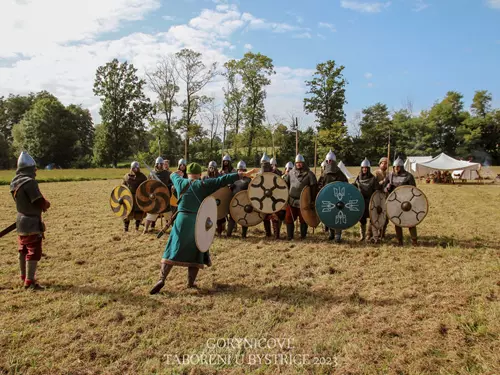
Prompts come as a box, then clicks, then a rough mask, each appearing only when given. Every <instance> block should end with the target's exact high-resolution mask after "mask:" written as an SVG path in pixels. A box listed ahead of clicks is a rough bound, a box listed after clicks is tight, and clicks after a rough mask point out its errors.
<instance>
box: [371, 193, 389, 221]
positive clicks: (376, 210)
mask: <svg viewBox="0 0 500 375" xmlns="http://www.w3.org/2000/svg"><path fill="white" fill-rule="evenodd" d="M386 222H387V215H386V209H385V193H384V192H382V191H376V192H375V193H373V194H372V197H371V198H370V223H371V225H373V226H374V227H375V228H376V229H382V228H383V227H384V225H385V223H386Z"/></svg>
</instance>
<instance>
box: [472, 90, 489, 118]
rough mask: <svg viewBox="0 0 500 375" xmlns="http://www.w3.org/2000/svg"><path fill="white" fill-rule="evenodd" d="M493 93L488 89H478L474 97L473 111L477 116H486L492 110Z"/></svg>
mask: <svg viewBox="0 0 500 375" xmlns="http://www.w3.org/2000/svg"><path fill="white" fill-rule="evenodd" d="M492 99H493V98H492V96H491V93H489V92H488V91H486V90H478V91H476V92H475V94H474V99H472V105H471V106H470V107H471V112H472V114H473V115H474V116H476V117H482V118H485V117H486V115H487V114H488V113H489V112H490V111H491V101H492Z"/></svg>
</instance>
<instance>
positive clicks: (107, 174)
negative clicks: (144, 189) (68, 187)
mask: <svg viewBox="0 0 500 375" xmlns="http://www.w3.org/2000/svg"><path fill="white" fill-rule="evenodd" d="M127 171H128V169H125V168H93V169H54V170H51V171H49V170H45V169H40V170H38V171H37V180H38V181H40V182H63V181H64V182H68V181H92V180H110V179H116V178H122V177H123V176H124V175H125V173H127ZM145 173H149V172H147V169H146V171H145ZM15 174H16V171H15V170H0V185H9V184H10V181H11V180H12V178H13V177H14V176H15Z"/></svg>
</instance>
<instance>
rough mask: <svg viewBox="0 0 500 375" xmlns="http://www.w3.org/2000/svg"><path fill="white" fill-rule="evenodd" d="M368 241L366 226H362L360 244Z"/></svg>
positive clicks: (360, 228)
mask: <svg viewBox="0 0 500 375" xmlns="http://www.w3.org/2000/svg"><path fill="white" fill-rule="evenodd" d="M363 241H366V224H361V226H360V227H359V242H363Z"/></svg>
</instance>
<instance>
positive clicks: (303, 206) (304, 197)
mask: <svg viewBox="0 0 500 375" xmlns="http://www.w3.org/2000/svg"><path fill="white" fill-rule="evenodd" d="M311 203H314V197H311V187H310V186H306V187H305V188H304V190H302V193H300V213H301V214H302V217H303V218H304V220H305V222H306V223H307V225H309V226H310V227H313V228H316V227H317V226H318V225H319V223H321V220H320V219H319V216H318V214H317V213H316V208H315V207H314V208H311Z"/></svg>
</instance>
